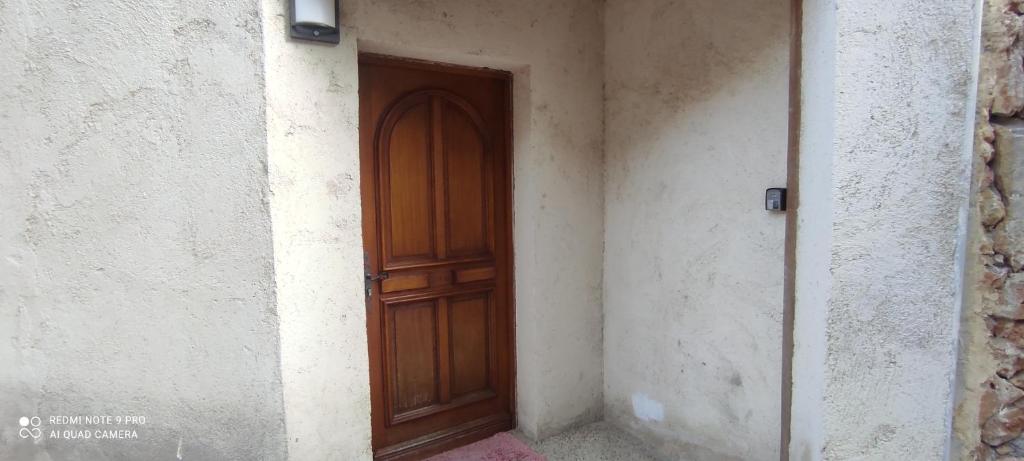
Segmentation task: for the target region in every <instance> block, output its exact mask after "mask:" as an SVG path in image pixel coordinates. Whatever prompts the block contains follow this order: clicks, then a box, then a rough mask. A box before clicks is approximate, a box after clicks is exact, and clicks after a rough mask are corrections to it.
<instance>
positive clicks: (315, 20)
mask: <svg viewBox="0 0 1024 461" xmlns="http://www.w3.org/2000/svg"><path fill="white" fill-rule="evenodd" d="M295 24H296V25H303V26H319V27H326V28H330V29H334V28H336V27H338V24H337V16H336V15H335V14H334V0H295Z"/></svg>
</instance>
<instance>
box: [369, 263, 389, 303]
mask: <svg viewBox="0 0 1024 461" xmlns="http://www.w3.org/2000/svg"><path fill="white" fill-rule="evenodd" d="M363 276H364V277H365V281H364V282H363V288H364V289H365V290H366V299H370V295H371V294H373V282H376V281H379V280H387V279H388V277H389V275H388V273H387V272H381V273H379V274H371V273H369V272H366V273H365V274H364V275H363ZM367 308H369V305H367Z"/></svg>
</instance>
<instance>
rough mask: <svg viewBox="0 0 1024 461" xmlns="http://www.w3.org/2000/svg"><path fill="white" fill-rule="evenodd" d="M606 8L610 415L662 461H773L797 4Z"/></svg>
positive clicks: (705, 1) (617, 4)
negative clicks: (770, 194) (777, 201)
mask: <svg viewBox="0 0 1024 461" xmlns="http://www.w3.org/2000/svg"><path fill="white" fill-rule="evenodd" d="M607 7H608V9H607V11H606V13H605V18H606V26H605V31H606V37H605V40H606V42H605V72H606V79H607V81H606V102H607V106H606V108H605V124H606V144H605V146H606V159H607V173H606V175H607V176H606V177H607V184H606V191H605V203H606V217H605V226H606V229H605V234H606V235H605V258H604V267H605V275H604V293H605V322H604V335H605V336H604V343H605V414H606V417H607V418H608V419H609V420H610V421H612V422H613V423H615V424H617V425H620V426H622V427H624V428H626V429H627V430H629V431H630V432H632V433H634V434H636V435H639V436H640V437H641V438H642V439H644V440H645V441H646V442H647V443H648V444H649V445H650V446H651V447H652V448H653V449H655V450H656V451H657V452H658V453H660V454H661V455H662V456H665V457H666V458H668V459H688V460H726V459H743V460H774V459H778V450H779V448H778V447H779V424H780V422H779V417H780V414H781V413H780V412H781V410H780V407H779V401H780V395H781V390H780V387H779V386H780V384H781V375H780V373H781V365H780V364H781V361H782V356H781V345H782V276H783V244H784V239H785V215H784V214H782V213H769V212H766V211H765V210H764V205H763V199H764V190H765V188H767V187H779V186H784V185H785V183H786V136H787V105H788V99H787V94H788V91H787V88H788V71H789V62H788V55H789V5H788V2H777V1H771V0H758V1H752V2H751V1H742V2H741V1H727V2H721V1H712V0H698V1H689V2H671V1H660V0H645V1H614V0H613V1H609V2H608V4H607ZM726 11H729V12H730V13H728V14H724V12H726Z"/></svg>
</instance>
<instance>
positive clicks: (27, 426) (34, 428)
mask: <svg viewBox="0 0 1024 461" xmlns="http://www.w3.org/2000/svg"><path fill="white" fill-rule="evenodd" d="M42 423H43V421H42V420H40V419H39V417H38V416H33V417H31V418H29V417H27V416H22V417H21V418H19V419H18V424H19V425H20V426H21V429H19V430H18V436H19V437H21V438H23V439H27V438H29V437H32V438H33V439H38V438H39V437H42V436H43V430H42V429H40V428H39V425H40V424H42Z"/></svg>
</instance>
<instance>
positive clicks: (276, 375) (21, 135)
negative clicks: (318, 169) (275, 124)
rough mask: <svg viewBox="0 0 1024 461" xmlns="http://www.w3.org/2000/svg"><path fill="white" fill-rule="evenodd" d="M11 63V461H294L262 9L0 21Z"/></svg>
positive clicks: (5, 379) (6, 160) (4, 110)
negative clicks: (276, 263) (36, 427)
mask: <svg viewBox="0 0 1024 461" xmlns="http://www.w3.org/2000/svg"><path fill="white" fill-rule="evenodd" d="M0 43H2V45H0V49H2V51H0V82H3V83H2V84H0V459H4V460H15V459H35V460H65V459H89V460H105V459H175V458H176V457H177V459H268V460H274V459H283V458H284V457H285V440H284V416H283V404H282V396H281V374H280V369H279V361H278V340H277V334H278V333H277V330H278V320H277V313H276V310H275V306H274V302H273V298H274V285H273V267H272V262H273V261H272V253H271V237H270V214H269V211H268V209H267V206H266V199H267V192H268V184H267V176H266V149H265V139H266V136H265V125H264V100H263V78H262V75H261V74H262V66H263V64H262V44H261V32H260V18H259V8H258V4H257V3H255V2H240V3H238V2H233V3H209V2H199V1H180V2H169V3H168V2H160V1H135V2H54V1H41V0H25V1H14V2H0ZM84 415H90V416H96V415H111V416H115V417H116V416H125V415H138V416H144V417H145V418H146V423H145V425H136V426H96V425H91V426H90V425H85V424H81V423H80V424H76V425H62V426H54V425H51V424H49V423H48V420H49V417H50V416H84ZM21 416H27V417H32V416H39V417H40V418H41V419H42V425H41V429H43V436H42V437H41V438H40V439H38V440H37V441H35V442H33V441H32V440H29V439H22V438H20V437H19V436H18V429H19V426H18V419H19V417H21ZM125 428H129V429H135V430H136V432H137V435H138V439H136V440H97V439H95V438H93V439H91V440H81V439H79V440H68V441H65V440H55V439H52V438H50V437H49V434H50V431H51V430H59V431H63V430H65V429H70V430H90V431H92V430H96V429H125Z"/></svg>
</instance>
